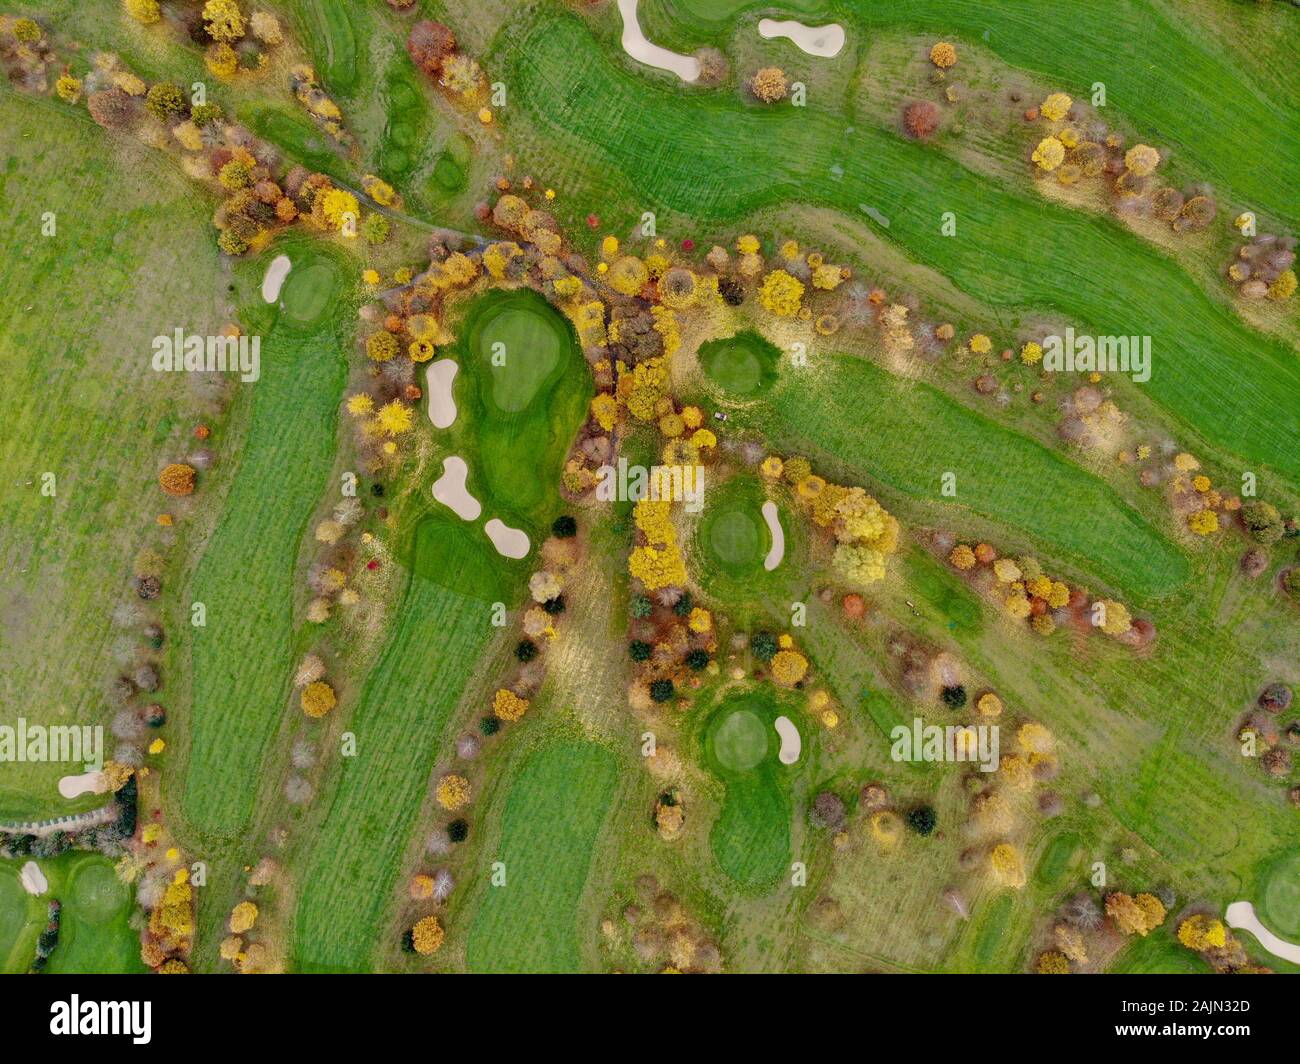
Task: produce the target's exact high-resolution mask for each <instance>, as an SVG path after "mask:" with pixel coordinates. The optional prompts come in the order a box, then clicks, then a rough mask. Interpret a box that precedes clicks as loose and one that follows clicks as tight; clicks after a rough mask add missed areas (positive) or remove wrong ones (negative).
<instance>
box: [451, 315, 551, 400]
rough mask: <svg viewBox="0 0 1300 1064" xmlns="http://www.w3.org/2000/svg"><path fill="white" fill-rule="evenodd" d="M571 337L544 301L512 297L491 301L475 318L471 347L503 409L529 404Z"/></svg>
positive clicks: (490, 391)
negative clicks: (490, 304) (492, 302)
mask: <svg viewBox="0 0 1300 1064" xmlns="http://www.w3.org/2000/svg"><path fill="white" fill-rule="evenodd" d="M568 341H569V337H568V333H567V330H566V329H565V326H564V322H563V321H562V320H561V319H560V318H558V317H557V316H556V314H555V312H554V311H553V310H552V309H551V308H550V307H549V306H547V305H546V304H544V303H542V304H540V305H539V303H538V302H537V301H536V300H534V299H527V298H514V297H513V294H512V298H508V299H503V300H499V301H497V302H495V303H494V304H493V305H492V306H491V307H489V308H488V309H487V310H486V311H485V312H484V313H483V314H482V315H481V316H480V317H478V318H477V319H476V320H475V322H474V330H473V333H472V335H471V343H472V350H473V352H474V355H475V357H476V358H477V359H478V360H479V363H480V365H482V367H483V369H484V371H485V372H486V373H487V380H489V381H490V382H491V386H490V388H488V389H487V397H488V398H489V399H490V400H491V402H492V405H493V406H495V407H496V409H497V410H500V411H502V412H504V413H507V414H517V413H519V412H520V411H521V410H525V409H527V408H528V406H529V404H531V403H532V401H533V400H534V399H535V398H537V395H538V393H539V392H540V391H541V390H542V389H543V388H544V387H545V386H546V384H547V383H548V382H549V381H550V379H551V377H552V375H553V374H554V372H555V369H556V367H557V366H558V365H559V364H560V354H561V352H562V351H563V350H564V347H565V345H566V344H567V343H568Z"/></svg>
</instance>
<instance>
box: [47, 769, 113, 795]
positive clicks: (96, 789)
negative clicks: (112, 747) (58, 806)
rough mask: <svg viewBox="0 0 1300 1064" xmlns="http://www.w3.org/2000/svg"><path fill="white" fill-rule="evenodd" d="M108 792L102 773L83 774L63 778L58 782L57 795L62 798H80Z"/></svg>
mask: <svg viewBox="0 0 1300 1064" xmlns="http://www.w3.org/2000/svg"><path fill="white" fill-rule="evenodd" d="M106 790H108V780H107V779H106V778H105V777H104V774H103V773H102V772H83V773H81V775H79V776H64V777H63V779H61V780H59V793H60V794H61V795H63V797H64V798H80V797H81V796H82V795H83V794H103V793H104V792H105V791H106Z"/></svg>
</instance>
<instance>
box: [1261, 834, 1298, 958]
mask: <svg viewBox="0 0 1300 1064" xmlns="http://www.w3.org/2000/svg"><path fill="white" fill-rule="evenodd" d="M1259 917H1260V920H1261V921H1262V922H1263V924H1264V926H1265V927H1267V928H1268V929H1269V930H1270V931H1272V932H1273V934H1275V935H1277V936H1278V937H1279V938H1285V939H1290V940H1291V941H1292V942H1300V850H1291V851H1290V852H1289V853H1286V854H1283V855H1282V856H1281V857H1279V858H1277V859H1276V860H1275V861H1274V862H1272V864H1271V865H1270V867H1269V869H1268V871H1267V872H1266V873H1265V875H1264V881H1263V887H1262V889H1261V892H1260V897H1259Z"/></svg>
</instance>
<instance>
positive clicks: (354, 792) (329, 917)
mask: <svg viewBox="0 0 1300 1064" xmlns="http://www.w3.org/2000/svg"><path fill="white" fill-rule="evenodd" d="M448 560H449V561H454V559H448ZM494 631H495V629H493V628H492V627H491V614H490V605H489V604H488V603H486V602H484V601H483V600H482V599H480V598H478V597H477V596H471V595H462V594H458V593H456V592H455V591H452V590H450V589H449V588H446V587H443V586H442V585H440V584H436V583H433V582H431V581H428V580H424V579H421V578H419V577H412V579H411V581H410V585H409V587H408V589H407V592H406V595H405V597H404V598H403V600H402V602H401V604H400V606H399V607H398V611H397V614H396V627H395V629H394V631H393V635H392V637H391V639H390V641H389V643H388V645H387V647H386V648H385V650H384V653H383V656H382V657H381V658H380V660H379V662H378V663H377V664H376V665H375V667H374V669H373V670H372V671H371V673H370V676H369V678H368V679H367V681H366V686H365V689H364V690H363V691H362V693H361V697H360V700H359V702H358V704H357V707H356V709H355V710H354V712H353V715H352V717H351V719H350V720H349V722H348V729H349V730H350V731H352V732H353V733H354V734H355V736H356V745H357V755H356V757H352V758H343V759H340V761H339V762H338V763H336V765H335V767H334V768H333V770H332V771H331V773H330V776H329V778H328V779H327V781H326V784H325V785H324V786H322V788H321V797H320V799H319V803H320V808H319V812H320V814H321V815H322V816H323V820H322V821H321V823H320V826H319V828H318V829H317V831H316V833H315V835H314V837H313V839H312V840H311V845H310V847H309V849H308V851H307V853H306V855H305V856H304V857H303V859H302V862H301V865H300V867H301V869H302V875H301V879H300V880H299V883H300V891H301V894H300V900H299V904H298V911H297V919H296V931H295V947H294V952H295V957H296V963H295V968H297V969H300V970H306V971H366V970H368V969H369V968H370V967H371V957H372V955H373V953H374V951H375V950H376V948H377V945H378V943H377V941H376V940H377V937H378V936H379V935H381V934H382V933H383V930H384V913H385V911H386V910H387V907H388V905H389V900H390V898H391V897H392V894H393V889H394V885H395V882H396V878H397V874H398V871H399V868H400V865H401V860H402V857H403V855H404V853H405V848H406V842H407V840H408V839H409V838H410V836H411V831H412V829H413V828H414V826H415V822H416V818H417V817H418V815H419V812H420V802H421V799H422V798H423V797H424V793H425V789H426V787H427V785H428V781H429V776H430V773H431V772H432V771H433V767H434V764H435V761H436V759H437V757H438V752H439V750H440V749H441V744H440V741H439V740H440V737H441V735H442V732H443V728H444V726H445V725H446V723H447V720H448V718H449V717H450V715H451V712H452V710H453V709H454V708H455V706H456V704H457V702H458V701H459V699H460V697H461V694H462V692H463V691H464V689H465V686H466V684H467V683H468V682H469V681H470V677H471V674H472V673H473V672H474V670H475V663H476V662H479V660H480V656H481V655H482V653H483V651H484V649H485V648H486V646H487V644H488V640H489V639H490V638H491V636H492V634H493V632H494ZM481 667H486V666H481Z"/></svg>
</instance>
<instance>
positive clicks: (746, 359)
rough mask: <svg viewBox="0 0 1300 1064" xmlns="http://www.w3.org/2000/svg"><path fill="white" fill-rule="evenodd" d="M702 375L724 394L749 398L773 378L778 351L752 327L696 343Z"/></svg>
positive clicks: (763, 390)
mask: <svg viewBox="0 0 1300 1064" xmlns="http://www.w3.org/2000/svg"><path fill="white" fill-rule="evenodd" d="M699 359H700V367H701V368H702V369H703V370H704V375H705V376H706V377H707V378H708V379H709V380H710V381H712V382H713V383H714V384H716V385H717V386H718V387H719V388H721V389H722V391H723V393H724V394H725V395H728V396H736V397H740V398H749V397H751V396H754V395H758V394H759V393H760V392H765V391H767V389H768V388H770V387H771V386H772V384H773V382H774V381H775V380H776V377H777V373H776V367H777V364H778V363H779V362H780V361H781V352H780V351H779V350H778V349H777V348H776V346H775V345H774V344H772V343H770V342H768V341H767V340H765V339H764V338H763V337H761V336H759V335H758V333H756V332H753V331H752V330H745V331H744V332H739V333H737V334H736V335H735V336H732V337H729V338H728V339H726V340H710V341H708V342H707V343H703V344H701V345H700V352H699Z"/></svg>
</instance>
